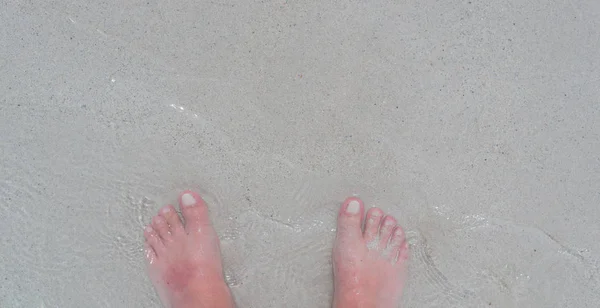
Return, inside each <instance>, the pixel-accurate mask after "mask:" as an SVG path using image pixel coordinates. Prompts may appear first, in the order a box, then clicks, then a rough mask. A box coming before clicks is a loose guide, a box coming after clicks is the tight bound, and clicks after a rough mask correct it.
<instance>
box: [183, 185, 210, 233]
mask: <svg viewBox="0 0 600 308" xmlns="http://www.w3.org/2000/svg"><path fill="white" fill-rule="evenodd" d="M179 206H180V207H181V213H182V214H183V218H184V220H185V229H186V230H187V231H188V232H190V231H192V230H199V229H200V228H201V227H203V226H209V225H210V218H209V216H208V207H207V206H206V203H205V202H204V200H202V197H200V195H198V194H197V193H195V192H193V191H189V190H186V191H184V192H183V193H182V194H181V195H180V196H179Z"/></svg>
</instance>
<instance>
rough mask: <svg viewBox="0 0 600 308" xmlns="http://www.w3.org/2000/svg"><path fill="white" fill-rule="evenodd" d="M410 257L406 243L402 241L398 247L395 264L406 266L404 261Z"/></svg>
mask: <svg viewBox="0 0 600 308" xmlns="http://www.w3.org/2000/svg"><path fill="white" fill-rule="evenodd" d="M409 255H410V251H409V249H408V241H406V240H405V241H404V243H402V245H401V246H400V252H398V259H397V260H396V264H398V265H400V266H403V265H405V264H406V260H408V256H409Z"/></svg>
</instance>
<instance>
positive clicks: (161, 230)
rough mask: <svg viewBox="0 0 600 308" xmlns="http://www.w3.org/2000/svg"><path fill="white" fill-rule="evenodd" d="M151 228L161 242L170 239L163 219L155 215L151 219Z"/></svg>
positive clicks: (167, 225) (169, 233) (169, 232)
mask: <svg viewBox="0 0 600 308" xmlns="http://www.w3.org/2000/svg"><path fill="white" fill-rule="evenodd" d="M152 228H153V229H154V230H156V233H158V236H160V238H161V239H162V240H163V242H164V241H165V240H168V239H170V238H171V231H169V224H167V221H166V220H165V218H164V217H162V216H160V215H157V216H154V218H152Z"/></svg>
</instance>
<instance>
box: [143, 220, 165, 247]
mask: <svg viewBox="0 0 600 308" xmlns="http://www.w3.org/2000/svg"><path fill="white" fill-rule="evenodd" d="M144 237H145V238H146V243H147V244H148V245H149V246H150V247H151V248H152V249H154V251H155V252H158V251H159V250H160V249H162V248H163V247H164V246H163V243H162V240H161V239H160V236H159V235H158V233H156V230H154V228H152V226H146V229H144Z"/></svg>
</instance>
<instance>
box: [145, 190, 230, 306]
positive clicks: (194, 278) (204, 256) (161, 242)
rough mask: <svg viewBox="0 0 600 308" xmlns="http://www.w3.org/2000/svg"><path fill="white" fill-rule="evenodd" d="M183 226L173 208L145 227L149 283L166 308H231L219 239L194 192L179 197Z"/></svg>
mask: <svg viewBox="0 0 600 308" xmlns="http://www.w3.org/2000/svg"><path fill="white" fill-rule="evenodd" d="M179 204H180V207H181V212H182V215H183V218H184V220H185V226H184V224H183V223H182V222H181V220H180V219H179V215H178V214H177V212H176V211H175V208H174V207H173V206H172V205H167V206H165V207H163V208H162V209H160V211H159V214H158V215H156V216H154V218H153V219H152V223H151V224H150V225H148V226H147V227H146V230H145V231H144V236H145V238H146V259H147V261H148V271H149V276H150V280H152V283H153V284H154V287H155V288H156V291H157V292H158V295H159V297H160V299H161V301H162V303H163V305H164V306H165V307H170V308H185V307H194V308H200V307H210V308H230V307H233V306H234V304H233V300H232V298H231V293H230V292H229V288H228V287H227V285H226V284H225V280H224V279H223V267H222V264H221V252H220V249H219V237H218V236H217V233H216V232H215V230H214V229H213V227H212V225H211V222H210V220H209V217H208V208H207V207H206V204H205V203H204V201H203V200H202V198H201V197H200V196H199V195H198V194H197V193H195V192H191V191H185V192H183V194H181V195H180V196H179Z"/></svg>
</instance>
